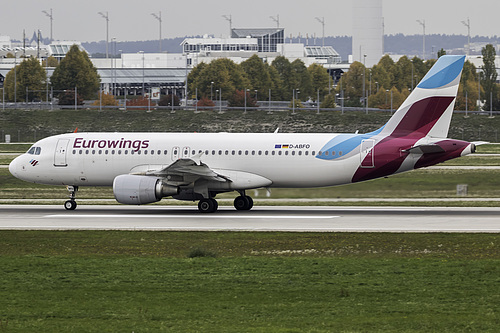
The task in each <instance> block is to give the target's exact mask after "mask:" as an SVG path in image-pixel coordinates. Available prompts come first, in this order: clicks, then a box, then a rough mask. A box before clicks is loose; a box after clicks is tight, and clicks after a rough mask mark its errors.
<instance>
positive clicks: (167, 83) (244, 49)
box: [0, 28, 349, 99]
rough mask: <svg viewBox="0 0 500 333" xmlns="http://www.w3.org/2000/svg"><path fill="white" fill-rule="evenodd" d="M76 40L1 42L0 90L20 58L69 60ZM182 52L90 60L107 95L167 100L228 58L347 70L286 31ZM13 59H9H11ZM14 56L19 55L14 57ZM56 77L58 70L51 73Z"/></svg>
mask: <svg viewBox="0 0 500 333" xmlns="http://www.w3.org/2000/svg"><path fill="white" fill-rule="evenodd" d="M74 44H77V45H78V46H79V48H80V49H81V50H84V49H83V47H82V45H81V43H79V42H73V41H69V42H68V41H57V42H56V41H54V42H52V43H51V44H50V45H41V46H38V45H36V46H32V45H30V46H28V47H21V46H13V45H12V43H10V39H9V40H7V39H6V38H3V39H0V46H2V47H1V48H0V85H1V82H2V80H3V78H4V77H5V75H6V74H7V73H8V72H9V71H10V69H12V68H13V67H14V65H15V64H16V63H19V61H20V58H21V57H37V58H39V59H45V58H47V57H50V56H52V57H55V58H56V59H58V60H61V59H63V58H64V56H65V55H66V53H67V52H68V51H69V49H70V48H71V46H72V45H74ZM181 46H182V50H183V52H182V53H143V52H140V53H122V54H120V57H119V58H91V60H92V62H93V64H94V66H95V67H96V68H97V70H98V73H99V75H100V77H101V84H102V88H103V90H104V91H107V92H111V93H113V94H115V95H124V94H127V95H142V94H143V93H144V92H147V91H149V89H150V88H159V89H160V92H161V94H162V95H166V94H171V93H173V94H175V95H177V96H178V97H179V98H181V99H183V98H185V94H186V87H185V81H186V78H187V75H188V73H189V72H190V71H191V69H192V68H193V67H195V66H196V65H198V64H199V63H201V62H205V63H209V62H211V61H213V60H215V59H219V58H228V59H231V60H233V61H234V62H235V63H241V62H243V61H245V60H247V59H249V58H250V57H251V56H252V55H254V54H257V55H258V56H259V57H260V58H261V59H262V61H265V62H268V63H271V62H272V61H273V60H274V59H275V58H276V57H279V56H284V57H286V58H288V59H289V60H290V61H294V60H296V59H300V60H302V61H303V62H304V63H305V65H306V66H309V65H311V64H313V63H318V64H321V65H322V66H324V67H325V68H326V69H327V70H328V72H329V73H330V74H331V75H332V76H333V77H336V78H339V77H340V73H342V72H344V71H346V70H347V68H348V66H349V65H348V64H346V63H342V60H341V58H340V55H339V54H338V53H337V51H335V49H334V48H333V47H331V46H309V45H307V46H306V45H304V44H302V43H285V29H284V28H263V29H237V28H234V29H232V30H231V37H229V38H215V37H212V36H203V37H202V38H186V39H184V41H183V42H182V43H181ZM9 53H10V54H11V55H10V56H9V55H8V54H9ZM12 56H14V57H13V58H12ZM47 71H48V75H49V76H50V75H52V72H53V68H48V69H47Z"/></svg>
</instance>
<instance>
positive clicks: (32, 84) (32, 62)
mask: <svg viewBox="0 0 500 333" xmlns="http://www.w3.org/2000/svg"><path fill="white" fill-rule="evenodd" d="M14 71H15V73H14ZM15 81H17V83H16V82H15ZM4 87H5V93H6V98H7V99H8V100H10V101H14V100H16V101H18V102H19V101H26V100H28V101H33V100H34V99H41V98H42V97H44V96H46V93H45V89H46V72H45V69H43V67H42V66H40V63H39V62H38V60H37V59H35V58H28V59H25V60H23V61H22V62H21V63H20V64H19V65H17V66H16V67H15V68H13V69H11V70H10V71H9V72H8V73H7V75H6V77H5V82H4ZM26 92H28V94H29V95H28V98H26ZM14 93H15V94H16V95H17V96H14Z"/></svg>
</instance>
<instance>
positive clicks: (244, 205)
mask: <svg viewBox="0 0 500 333" xmlns="http://www.w3.org/2000/svg"><path fill="white" fill-rule="evenodd" d="M252 207H253V200H252V198H251V197H249V196H242V195H240V196H239V197H236V199H234V208H236V209H237V210H250V209H251V208H252Z"/></svg>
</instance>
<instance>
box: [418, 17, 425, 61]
mask: <svg viewBox="0 0 500 333" xmlns="http://www.w3.org/2000/svg"><path fill="white" fill-rule="evenodd" d="M417 22H418V24H420V25H421V26H422V28H423V29H424V39H423V49H422V59H423V60H425V20H422V21H420V20H417Z"/></svg>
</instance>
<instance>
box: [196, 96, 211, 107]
mask: <svg viewBox="0 0 500 333" xmlns="http://www.w3.org/2000/svg"><path fill="white" fill-rule="evenodd" d="M196 105H197V106H199V107H202V109H203V106H210V107H214V106H215V103H214V102H213V101H212V100H211V99H210V98H208V97H202V98H201V99H200V100H199V101H198V103H196Z"/></svg>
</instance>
